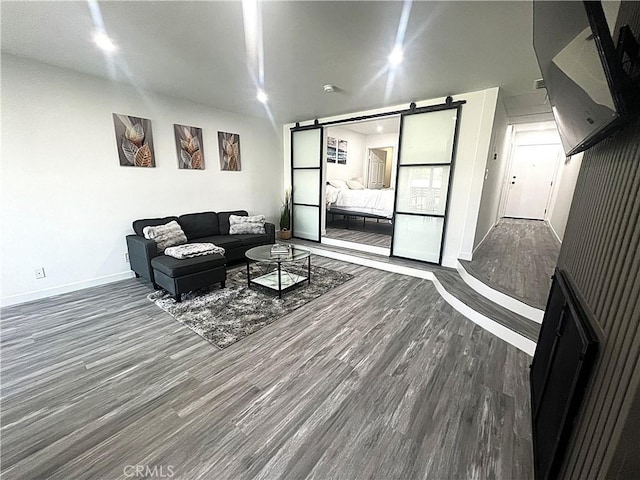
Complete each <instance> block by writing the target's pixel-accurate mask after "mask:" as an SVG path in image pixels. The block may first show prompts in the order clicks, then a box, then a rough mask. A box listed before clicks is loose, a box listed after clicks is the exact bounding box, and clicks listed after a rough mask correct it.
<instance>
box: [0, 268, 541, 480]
mask: <svg viewBox="0 0 640 480" xmlns="http://www.w3.org/2000/svg"><path fill="white" fill-rule="evenodd" d="M313 262H314V264H318V265H323V266H326V267H329V268H334V269H337V270H343V271H346V272H349V273H353V274H354V275H355V278H354V279H353V280H351V281H349V282H347V283H345V284H344V285H342V286H340V287H338V288H336V289H334V290H332V291H330V292H328V293H327V294H325V295H323V296H322V297H320V298H318V299H316V300H314V301H313V302H310V303H309V304H307V305H305V306H303V307H301V308H299V309H298V310H296V311H294V312H292V313H290V314H289V315H287V316H286V317H283V318H281V319H279V320H278V321H277V322H275V323H273V324H272V325H269V326H267V327H265V328H263V329H262V330H260V331H259V332H257V333H255V334H253V335H251V336H249V337H247V338H245V339H243V340H242V341H240V342H238V343H236V344H234V345H232V346H231V347H229V348H227V349H225V350H223V351H220V350H218V349H216V348H215V347H213V346H212V345H211V344H209V343H207V342H206V341H204V340H202V339H201V338H200V337H199V336H198V335H196V334H195V333H193V332H191V331H190V330H189V329H187V328H186V327H184V326H183V325H181V324H179V323H178V322H176V321H175V320H173V319H172V318H171V317H170V316H169V315H168V314H166V313H165V312H164V311H162V310H160V309H159V308H157V307H156V306H155V305H154V304H153V303H151V302H150V301H148V300H147V299H146V295H147V294H148V293H149V292H150V291H151V289H150V288H149V287H148V286H146V285H145V284H142V283H140V282H139V281H137V280H133V279H132V280H127V281H123V282H118V283H114V284H110V285H107V286H102V287H96V288H92V289H87V290H83V291H79V292H74V293H71V294H66V295H62V296H59V297H54V298H51V299H46V300H42V301H38V302H33V303H31V304H26V305H21V306H15V307H10V308H7V309H4V310H3V311H2V321H1V323H0V327H1V329H2V332H1V333H2V338H1V342H2V343H1V346H2V351H1V355H2V365H1V374H2V452H1V461H2V471H3V478H6V479H13V478H30V479H31V478H60V479H68V478H74V479H82V478H87V479H88V478H100V479H110V478H127V476H126V473H125V471H124V469H125V468H126V467H127V466H128V465H130V466H133V467H135V466H136V465H139V466H143V467H144V466H147V467H149V468H154V467H156V469H159V468H161V467H164V469H165V470H164V472H165V473H166V472H167V469H168V467H171V471H172V472H173V477H172V478H180V479H183V478H184V479H192V478H215V479H249V478H251V479H253V478H262V479H274V478H283V479H302V478H310V479H311V478H314V479H333V478H335V479H356V478H373V479H385V480H386V479H394V478H395V479H413V478H428V479H430V480H431V479H435V480H438V479H442V480H445V479H463V478H464V479H467V478H478V479H529V478H533V473H532V458H531V432H530V410H529V387H528V385H529V382H528V364H529V362H530V357H528V356H527V355H526V354H524V353H522V352H520V351H519V350H518V349H516V348H515V347H512V346H510V345H509V344H507V343H505V342H503V341H501V340H500V339H498V338H497V337H494V336H493V335H491V334H489V333H487V332H485V331H484V330H482V329H481V328H480V327H478V326H477V325H475V324H474V323H472V322H470V321H469V320H467V319H465V318H464V317H463V316H462V315H460V314H458V313H457V312H456V311H455V310H453V309H452V308H451V307H450V306H449V305H448V304H447V303H446V302H444V300H443V299H442V298H441V297H440V296H439V295H438V293H437V292H436V290H435V287H434V286H433V284H432V283H431V282H429V281H426V280H422V279H419V278H414V277H408V276H403V275H398V274H393V273H387V272H384V271H380V270H373V269H369V268H366V267H362V266H358V265H353V264H348V263H344V262H338V261H335V260H329V259H325V258H321V257H317V256H314V257H313ZM158 471H159V470H156V472H158ZM129 472H131V469H129Z"/></svg>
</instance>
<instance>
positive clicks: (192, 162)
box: [173, 123, 204, 170]
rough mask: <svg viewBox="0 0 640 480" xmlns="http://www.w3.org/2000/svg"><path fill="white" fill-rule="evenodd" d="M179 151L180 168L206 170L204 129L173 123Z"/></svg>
mask: <svg viewBox="0 0 640 480" xmlns="http://www.w3.org/2000/svg"><path fill="white" fill-rule="evenodd" d="M173 133H174V136H175V138H176V150H177V152H178V168H183V169H188V170H204V153H203V152H202V145H203V143H202V129H201V128H198V127H187V126H185V125H177V124H175V123H174V124H173Z"/></svg>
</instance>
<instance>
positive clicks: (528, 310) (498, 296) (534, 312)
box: [457, 262, 544, 323]
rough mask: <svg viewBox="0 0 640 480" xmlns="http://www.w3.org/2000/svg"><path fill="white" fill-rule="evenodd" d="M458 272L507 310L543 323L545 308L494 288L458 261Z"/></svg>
mask: <svg viewBox="0 0 640 480" xmlns="http://www.w3.org/2000/svg"><path fill="white" fill-rule="evenodd" d="M457 270H458V273H459V274H460V276H461V277H462V280H464V282H465V283H466V284H467V285H469V286H470V287H471V288H473V289H474V290H475V291H476V292H478V293H479V294H480V295H482V296H483V297H485V298H488V299H489V300H491V301H492V302H493V303H497V304H498V305H500V306H501V307H504V308H506V309H507V310H511V311H512V312H513V313H517V314H518V315H522V316H523V317H525V318H528V319H529V320H533V321H534V322H536V323H542V317H543V316H544V310H540V309H539V308H535V307H532V306H531V305H527V304H526V303H524V302H521V301H520V300H517V299H515V298H513V297H510V296H509V295H506V294H504V293H502V292H499V291H498V290H494V289H493V288H491V287H489V286H488V285H486V284H484V283H482V282H481V281H480V280H478V279H477V278H476V277H474V276H473V275H471V274H470V273H469V272H467V271H466V270H465V269H464V267H463V266H462V264H461V263H460V262H458V266H457Z"/></svg>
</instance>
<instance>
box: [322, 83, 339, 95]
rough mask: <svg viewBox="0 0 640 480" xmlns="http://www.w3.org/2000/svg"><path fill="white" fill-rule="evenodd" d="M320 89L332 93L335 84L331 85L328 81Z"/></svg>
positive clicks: (334, 89)
mask: <svg viewBox="0 0 640 480" xmlns="http://www.w3.org/2000/svg"><path fill="white" fill-rule="evenodd" d="M322 89H323V90H324V91H325V93H333V92H335V91H336V86H335V85H331V84H330V83H327V84H326V85H324V86H323V87H322Z"/></svg>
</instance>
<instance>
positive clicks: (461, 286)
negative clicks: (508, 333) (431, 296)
mask: <svg viewBox="0 0 640 480" xmlns="http://www.w3.org/2000/svg"><path fill="white" fill-rule="evenodd" d="M434 275H435V276H436V278H437V279H438V280H439V281H440V283H441V284H442V286H443V287H444V288H445V290H446V291H447V292H449V293H450V294H451V295H453V296H454V297H456V298H457V299H458V300H460V301H461V302H462V303H464V304H465V305H467V306H469V307H471V308H472V309H473V310H475V311H476V312H478V313H481V314H482V315H484V316H486V317H487V318H490V319H491V320H493V321H495V322H497V323H499V324H500V325H502V326H504V327H507V328H508V329H509V330H512V331H514V332H516V333H519V334H520V335H522V336H523V337H525V338H528V339H529V340H532V341H534V342H537V341H538V335H539V334H540V324H539V323H536V322H534V321H533V320H529V319H528V318H525V317H523V316H522V315H518V314H517V313H514V312H512V311H511V310H507V309H506V308H504V307H501V306H500V305H498V304H497V303H494V302H492V301H491V300H489V299H487V298H486V297H483V296H482V295H480V294H479V293H478V292H476V291H475V290H474V289H473V288H471V287H470V286H469V285H467V284H466V283H465V282H464V280H462V278H460V275H459V274H458V272H448V271H445V270H439V271H436V272H434Z"/></svg>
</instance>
